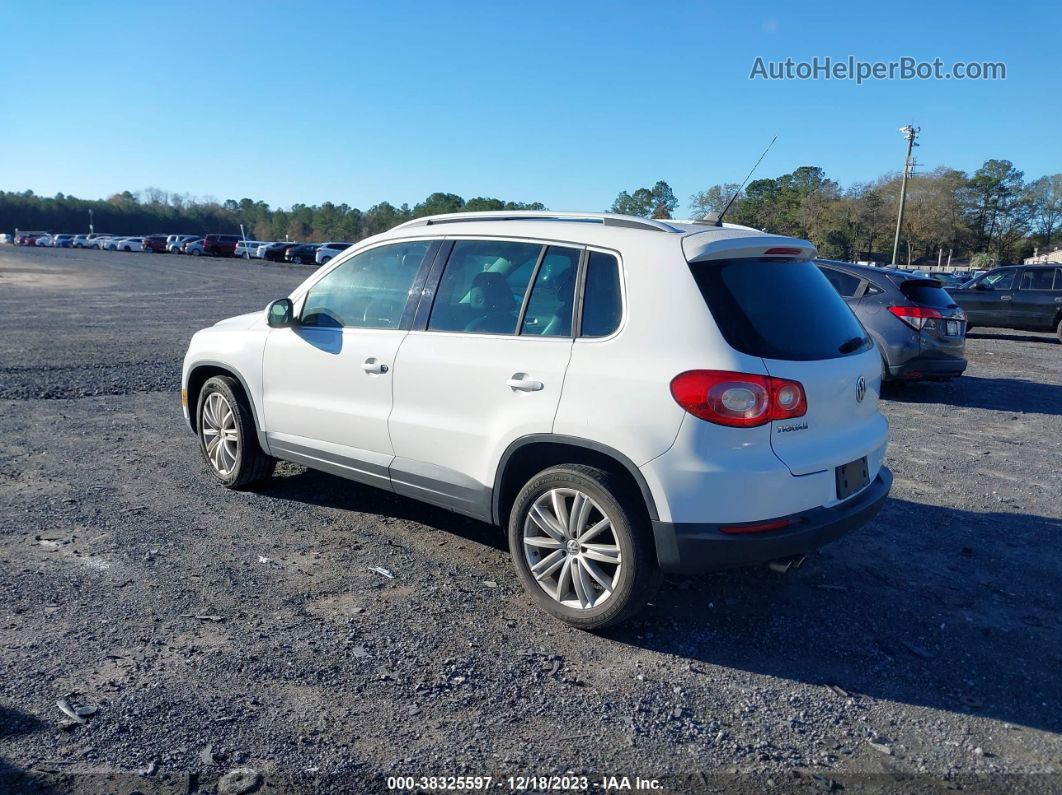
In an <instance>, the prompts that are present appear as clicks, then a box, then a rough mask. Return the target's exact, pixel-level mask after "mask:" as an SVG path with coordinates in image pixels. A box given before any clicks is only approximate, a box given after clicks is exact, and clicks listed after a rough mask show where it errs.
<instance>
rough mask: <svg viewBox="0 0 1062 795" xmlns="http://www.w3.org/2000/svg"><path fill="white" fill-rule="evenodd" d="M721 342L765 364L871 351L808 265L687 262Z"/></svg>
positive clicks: (753, 260) (840, 301)
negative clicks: (765, 362) (718, 331)
mask: <svg viewBox="0 0 1062 795" xmlns="http://www.w3.org/2000/svg"><path fill="white" fill-rule="evenodd" d="M690 270H691V271H692V272H693V278H694V279H695V280H696V282H697V286H698V287H699V288H700V290H701V295H703V296H704V300H705V302H706V303H707V304H708V308H709V309H710V310H711V313H712V316H713V317H714V318H715V322H716V324H717V325H718V326H719V330H720V332H722V334H723V337H724V338H725V339H726V341H727V342H728V343H729V344H730V346H731V347H733V348H734V349H736V350H739V351H741V352H742V353H747V354H750V355H752V356H762V357H763V358H765V359H786V360H791V361H809V360H813V359H834V358H838V357H840V356H845V355H848V354H852V353H859V352H862V351H865V350H867V349H869V348H870V345H871V342H870V338H869V337H868V336H867V334H866V331H865V330H864V329H863V326H862V325H861V324H860V323H859V321H858V320H856V317H855V315H854V314H852V310H851V309H849V308H848V304H846V303H845V302H844V299H842V298H841V296H840V295H838V293H837V290H835V289H834V288H833V286H832V285H831V284H830V282H829V281H827V280H826V277H825V276H823V275H822V273H821V272H820V271H819V269H818V267H817V266H816V265H815V263H813V262H796V261H793V260H777V259H766V258H751V257H750V258H747V259H735V260H713V261H710V262H693V263H690Z"/></svg>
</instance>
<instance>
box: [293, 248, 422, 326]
mask: <svg viewBox="0 0 1062 795" xmlns="http://www.w3.org/2000/svg"><path fill="white" fill-rule="evenodd" d="M430 246H431V241H427V240H416V241H411V242H408V243H394V244H391V245H387V246H377V247H376V248H372V249H369V250H368V251H364V252H362V253H361V254H357V255H356V256H354V257H351V258H350V259H348V260H347V261H346V262H344V263H343V264H342V265H340V266H339V267H337V268H335V269H334V270H332V271H331V272H329V273H328V274H326V275H325V276H324V278H322V279H321V280H320V281H319V282H317V283H316V284H315V285H314V286H313V287H311V288H310V290H309V292H308V293H307V294H306V300H305V302H304V303H303V309H302V318H301V320H300V322H301V324H302V325H304V326H316V327H324V328H376V329H386V328H398V327H399V324H400V323H401V321H402V313H403V312H404V311H405V308H406V301H407V300H408V298H409V291H410V289H411V288H412V287H413V281H414V279H416V276H417V271H418V270H419V269H420V266H421V263H422V262H423V261H424V257H425V255H426V254H427V253H428V248H429V247H430Z"/></svg>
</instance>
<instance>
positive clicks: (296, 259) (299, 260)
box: [291, 257, 302, 265]
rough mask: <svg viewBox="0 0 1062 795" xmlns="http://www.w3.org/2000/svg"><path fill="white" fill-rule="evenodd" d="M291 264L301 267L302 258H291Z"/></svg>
mask: <svg viewBox="0 0 1062 795" xmlns="http://www.w3.org/2000/svg"><path fill="white" fill-rule="evenodd" d="M291 263H292V264H293V265H302V257H292V258H291Z"/></svg>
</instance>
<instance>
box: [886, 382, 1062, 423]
mask: <svg viewBox="0 0 1062 795" xmlns="http://www.w3.org/2000/svg"><path fill="white" fill-rule="evenodd" d="M882 397H883V398H884V399H885V400H895V401H898V402H901V403H935V404H941V403H943V404H945V405H948V406H957V407H962V408H974V409H988V410H989V411H1005V412H1008V413H1010V414H1023V413H1024V414H1028V413H1035V414H1054V415H1062V386H1059V385H1056V384H1043V383H1036V382H1034V381H1026V380H1024V379H1019V378H983V377H981V376H976V375H964V376H962V377H960V378H956V379H955V380H954V381H948V382H945V383H939V382H926V381H918V382H914V383H907V384H895V385H893V384H890V385H888V387H887V388H886V389H885V390H884V392H883V393H882ZM1019 407H1020V408H1019Z"/></svg>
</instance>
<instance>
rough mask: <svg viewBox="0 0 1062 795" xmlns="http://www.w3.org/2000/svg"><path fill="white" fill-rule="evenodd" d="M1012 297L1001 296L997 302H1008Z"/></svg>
mask: <svg viewBox="0 0 1062 795" xmlns="http://www.w3.org/2000/svg"><path fill="white" fill-rule="evenodd" d="M1013 297H1014V296H1012V295H1001V296H999V300H1000V301H1009V300H1010V299H1011V298H1013Z"/></svg>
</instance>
